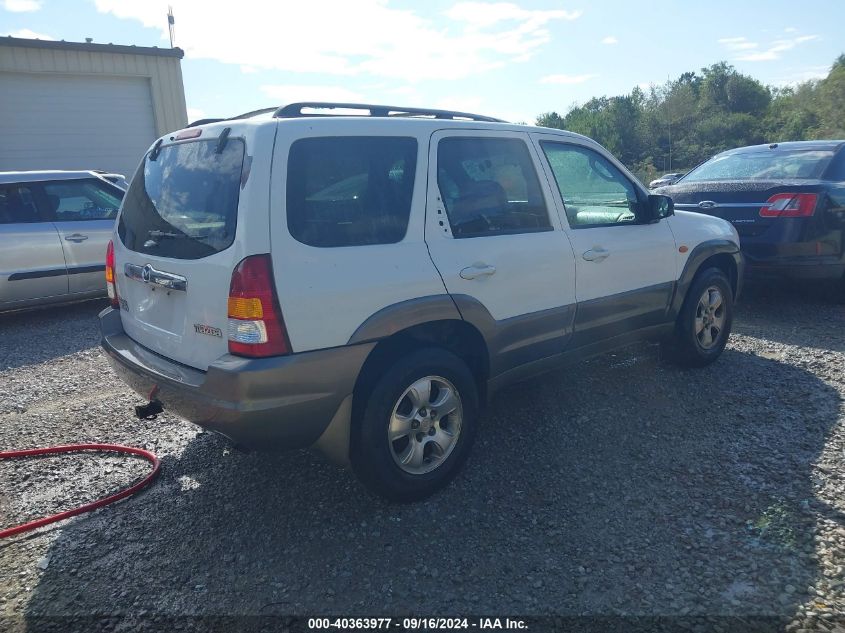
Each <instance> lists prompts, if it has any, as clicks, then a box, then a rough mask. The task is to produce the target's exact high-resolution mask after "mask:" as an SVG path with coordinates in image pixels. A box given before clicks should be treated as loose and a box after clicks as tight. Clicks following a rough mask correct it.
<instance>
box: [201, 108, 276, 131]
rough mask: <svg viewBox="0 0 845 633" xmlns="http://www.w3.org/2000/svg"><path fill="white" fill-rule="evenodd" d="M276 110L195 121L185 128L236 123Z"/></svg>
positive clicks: (256, 111) (269, 109)
mask: <svg viewBox="0 0 845 633" xmlns="http://www.w3.org/2000/svg"><path fill="white" fill-rule="evenodd" d="M276 110H278V108H277V107H275V106H273V107H272V108H262V109H261V110H252V111H250V112H244V113H243V114H238V115H237V116H230V117H226V118H219V119H217V118H215V119H197V120H196V121H193V122H191V123H189V124H188V125H187V126H185V127H196V126H198V125H205V124H206V123H220V121H237V120H238V119H248V118H250V117H253V116H258V115H259V114H269V113H271V112H275V111H276Z"/></svg>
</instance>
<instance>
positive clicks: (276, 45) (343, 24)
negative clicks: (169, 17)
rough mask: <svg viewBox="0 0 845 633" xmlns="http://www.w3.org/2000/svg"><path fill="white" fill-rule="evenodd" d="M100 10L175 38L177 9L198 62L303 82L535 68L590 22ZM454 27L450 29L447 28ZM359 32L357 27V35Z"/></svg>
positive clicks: (329, 3) (495, 16)
mask: <svg viewBox="0 0 845 633" xmlns="http://www.w3.org/2000/svg"><path fill="white" fill-rule="evenodd" d="M95 2H96V6H97V9H98V10H99V11H100V12H102V13H110V14H112V15H115V16H117V17H119V18H124V19H131V20H135V21H138V22H141V23H142V24H143V25H144V26H147V27H149V28H156V29H159V30H160V32H161V33H162V34H165V33H166V30H167V22H166V20H165V19H163V16H164V15H166V13H167V5H168V4H172V5H173V12H174V15H175V18H176V44H177V45H178V46H180V47H182V48H184V49H185V52H186V55H187V56H188V57H191V58H204V59H214V60H217V61H221V62H224V63H229V64H237V65H238V66H249V67H253V68H256V69H272V70H281V71H286V72H297V73H327V74H334V75H358V74H364V73H368V74H372V75H376V76H380V77H386V78H391V79H401V80H404V81H407V82H416V81H422V80H426V79H437V80H444V79H446V80H448V79H462V78H464V77H467V76H470V75H473V74H477V73H479V72H483V71H485V70H490V69H492V68H498V67H500V66H502V65H505V64H512V63H520V62H524V61H526V60H528V59H530V58H531V57H532V56H533V55H534V54H535V53H536V52H537V50H538V49H539V48H541V47H542V46H543V45H544V44H546V43H547V42H548V41H549V40H550V39H551V33H550V32H549V29H548V26H549V25H550V24H551V23H553V22H559V21H571V20H574V19H576V18H577V17H578V16H579V15H580V12H577V11H565V10H562V9H556V10H529V9H523V8H521V7H520V6H518V5H516V4H512V3H508V2H458V3H456V4H454V5H453V6H452V7H451V8H450V9H448V10H447V11H446V14H445V18H443V17H439V18H438V19H437V20H430V19H427V18H424V17H422V15H420V13H419V12H418V11H417V10H414V9H404V8H403V9H399V8H393V7H391V6H389V5H388V4H387V2H386V1H385V0H356V1H355V2H349V1H348V0H323V1H322V2H300V3H289V2H276V3H266V2H261V1H260V0H240V2H238V4H237V10H234V9H233V8H232V5H231V3H230V2H226V1H224V0H205V1H203V0H95ZM446 18H448V19H446ZM350 25H354V28H351V27H350Z"/></svg>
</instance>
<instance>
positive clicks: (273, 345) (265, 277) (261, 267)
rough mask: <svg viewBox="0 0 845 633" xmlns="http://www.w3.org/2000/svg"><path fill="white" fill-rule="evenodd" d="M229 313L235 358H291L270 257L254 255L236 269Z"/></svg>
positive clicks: (230, 294)
mask: <svg viewBox="0 0 845 633" xmlns="http://www.w3.org/2000/svg"><path fill="white" fill-rule="evenodd" d="M228 313H229V327H228V338H229V352H230V353H231V354H237V355H239V356H251V357H262V356H280V355H282V354H290V343H289V342H288V334H287V330H286V328H285V322H284V319H283V318H282V310H281V308H280V307H279V300H278V297H277V296H276V286H275V284H274V283H273V264H272V261H271V260H270V256H269V255H252V256H251V257H247V258H245V259H243V260H241V262H240V263H239V264H238V265H237V266H235V270H234V271H232V281H231V283H230V285H229V310H228Z"/></svg>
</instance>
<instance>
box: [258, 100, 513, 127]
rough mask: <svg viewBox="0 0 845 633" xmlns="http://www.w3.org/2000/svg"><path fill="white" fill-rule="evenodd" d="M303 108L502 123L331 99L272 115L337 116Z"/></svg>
mask: <svg viewBox="0 0 845 633" xmlns="http://www.w3.org/2000/svg"><path fill="white" fill-rule="evenodd" d="M305 108H314V109H318V110H339V109H342V110H366V111H367V112H369V116H372V117H405V116H410V117H414V116H419V117H433V118H435V119H467V120H470V121H487V122H491V123H504V121H503V120H502V119H495V118H493V117H490V116H484V115H481V114H471V113H469V112H456V111H453V110H432V109H430V108H404V107H399V106H389V105H375V104H372V103H334V102H331V101H302V102H299V103H291V104H288V105H286V106H282V107H281V108H278V109H277V110H276V111H275V114H273V117H275V118H279V119H283V118H297V117H312V116H338V115H333V114H311V113H309V114H305V113H303V112H302V111H303V110H304V109H305Z"/></svg>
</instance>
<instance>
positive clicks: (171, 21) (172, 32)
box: [167, 6, 176, 48]
mask: <svg viewBox="0 0 845 633" xmlns="http://www.w3.org/2000/svg"><path fill="white" fill-rule="evenodd" d="M175 24H176V20H175V18H174V17H173V7H171V6H168V7H167V30H168V31H170V48H173V39H174V38H175V37H176V30H175V26H174V25H175Z"/></svg>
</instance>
